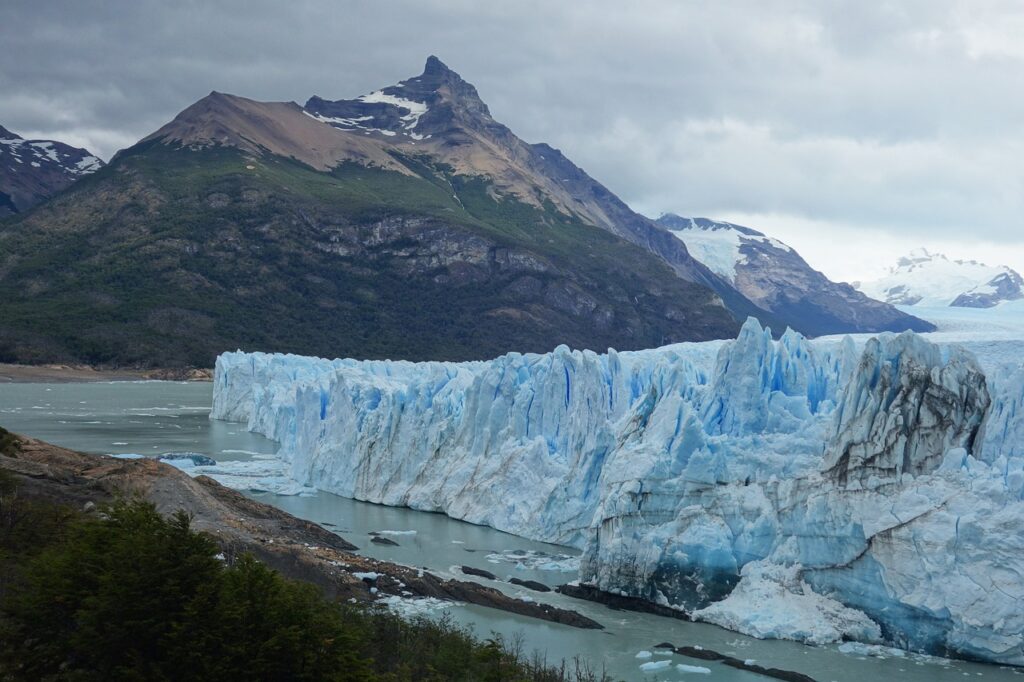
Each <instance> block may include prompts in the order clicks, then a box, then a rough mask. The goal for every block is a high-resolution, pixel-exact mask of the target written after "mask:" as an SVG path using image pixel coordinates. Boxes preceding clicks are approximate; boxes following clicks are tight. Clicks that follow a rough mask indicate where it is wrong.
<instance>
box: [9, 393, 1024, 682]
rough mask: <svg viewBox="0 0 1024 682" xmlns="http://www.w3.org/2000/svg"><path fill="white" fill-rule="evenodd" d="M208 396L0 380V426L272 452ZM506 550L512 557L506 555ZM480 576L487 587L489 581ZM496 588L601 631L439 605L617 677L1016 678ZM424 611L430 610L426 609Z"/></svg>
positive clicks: (330, 511) (308, 510) (551, 567)
mask: <svg viewBox="0 0 1024 682" xmlns="http://www.w3.org/2000/svg"><path fill="white" fill-rule="evenodd" d="M211 400H212V386H211V385H210V384H184V383H175V382H155V381H153V382H117V383H88V384H0V426H3V427H5V428H8V429H10V430H12V431H16V432H19V433H24V434H26V435H30V436H34V437H37V438H42V439H44V440H48V441H50V442H53V443H56V444H58V445H63V446H65V447H69V448H74V449H77V450H82V451H86V452H93V453H111V454H123V453H138V454H159V453H163V452H171V451H177V452H180V451H191V452H198V453H201V454H205V455H208V456H210V457H213V458H214V459H216V460H218V461H237V460H248V459H251V458H253V457H260V456H263V457H265V456H267V455H269V454H272V453H274V451H275V450H276V446H275V444H274V443H273V442H271V441H268V440H266V439H264V438H262V437H260V436H256V435H253V434H250V433H248V432H246V430H245V428H244V426H242V425H239V424H227V423H222V422H213V421H210V420H209V418H208V414H209V407H210V404H211ZM252 495H253V496H254V497H256V498H257V499H260V500H263V501H265V502H268V503H270V504H273V505H275V506H278V507H280V508H282V509H285V510H287V511H289V512H291V513H293V514H295V515H297V516H300V517H303V518H307V519H311V520H313V521H317V522H321V523H325V524H330V525H328V526H327V527H329V528H333V529H335V530H337V532H339V533H341V534H342V535H344V536H345V537H346V538H348V539H349V540H351V541H353V542H355V543H356V544H357V545H359V546H360V547H361V548H362V550H361V551H362V553H364V554H366V555H369V556H374V557H377V558H381V559H388V560H391V561H396V562H399V563H404V564H408V565H412V566H418V567H426V568H428V569H430V570H431V571H433V572H436V573H448V572H451V571H452V568H453V567H456V566H460V565H463V564H465V565H470V566H475V567H477V568H484V569H487V570H489V571H491V572H492V573H495V574H496V575H498V576H499V577H506V576H509V575H515V576H518V577H521V578H530V579H533V580H538V581H540V582H543V583H546V584H548V585H556V584H559V583H562V582H568V581H570V580H573V579H575V577H576V575H575V573H573V572H570V571H565V570H559V564H558V562H561V568H564V567H565V566H564V565H565V564H567V563H571V557H572V555H575V554H576V552H575V551H573V550H571V549H566V548H563V547H558V546H554V545H547V544H544V543H539V542H533V541H529V540H524V539H522V538H518V537H515V536H512V535H508V534H506V533H501V532H498V531H495V530H493V529H490V528H486V527H482V526H475V525H472V524H468V523H464V522H461V521H456V520H454V519H450V518H448V517H446V516H443V515H440V514H430V513H424V512H417V511H412V510H409V509H400V508H392V507H384V506H380V505H375V504H368V503H365V502H358V501H355V500H349V499H345V498H341V497H338V496H336V495H331V494H329V493H318V494H316V495H313V496H281V495H273V494H269V493H252ZM379 531H398V534H391V535H388V537H390V538H391V539H393V540H394V541H396V542H398V543H399V545H398V546H397V547H390V546H382V545H375V544H371V543H370V542H369V539H370V537H371V536H370V535H369V533H370V532H379ZM412 531H415V532H412ZM517 557H520V558H519V559H518V560H517ZM523 557H525V558H523ZM567 559H568V561H567ZM545 563H547V564H548V565H547V566H545ZM453 574H454V573H453ZM459 577H462V578H465V576H461V575H460V576H459ZM481 582H485V583H487V584H492V585H494V583H489V582H488V581H483V580H481ZM499 586H500V587H502V589H505V590H506V591H508V592H509V593H510V594H515V595H520V596H526V597H531V598H536V599H540V600H543V601H547V602H550V603H553V604H556V605H559V606H564V607H567V608H572V609H575V610H577V611H580V612H581V613H584V614H585V615H587V616H590V617H591V618H594V619H595V620H597V621H599V622H600V623H602V624H603V625H605V627H606V629H605V630H603V631H593V630H578V629H575V628H569V627H565V626H560V625H554V624H550V623H544V622H541V621H536V620H532V619H528V618H522V617H519V616H514V615H511V614H506V613H502V612H499V611H494V610H491V609H485V608H480V607H475V606H470V605H455V606H448V607H447V611H448V612H449V613H450V614H451V616H452V618H454V619H455V620H456V621H458V622H460V623H464V624H467V625H472V627H473V629H474V630H475V631H476V632H477V633H478V634H479V635H481V636H489V635H490V634H491V633H492V632H497V633H501V634H503V635H504V636H506V637H509V638H511V637H514V636H519V637H521V638H522V641H523V645H524V648H525V649H526V650H527V651H532V650H541V651H545V652H546V654H547V656H548V659H549V660H558V659H561V658H572V657H573V656H576V655H579V656H581V657H582V658H584V659H586V660H588V661H590V662H591V663H592V664H594V665H595V666H597V667H598V668H600V667H602V666H603V667H605V668H606V669H607V671H608V672H609V673H610V674H612V675H613V676H615V677H616V678H619V679H627V680H652V681H653V680H681V679H704V678H705V677H707V678H708V679H712V680H722V681H726V680H728V681H733V680H760V679H765V678H761V677H759V676H755V675H752V674H750V673H745V672H741V671H737V670H733V669H731V668H727V667H725V666H721V665H718V664H715V663H708V662H702V661H697V660H690V659H685V658H683V657H680V656H672V657H671V658H672V666H671V667H670V668H669V669H667V670H659V671H657V672H655V673H644V672H642V671H641V670H640V665H641V664H642V663H644V662H645V661H657V660H660V659H661V658H663V657H662V656H659V655H654V656H653V657H652V658H650V659H637V658H636V654H637V652H639V651H641V650H649V651H653V649H652V646H653V645H654V644H657V643H659V642H663V641H668V642H672V643H675V644H678V645H683V644H686V645H690V646H694V645H697V646H703V647H705V648H710V649H715V650H717V651H722V652H726V653H730V654H732V655H734V656H737V657H739V658H744V659H754V660H756V661H757V662H758V663H760V664H762V665H766V666H770V667H778V668H785V669H790V670H796V671H799V672H803V673H805V674H808V675H811V676H812V677H814V678H815V679H817V680H823V681H825V680H836V681H837V682H847V681H849V682H862V681H863V680H865V679H874V680H890V679H900V680H912V681H915V682H926V681H927V682H931V681H933V680H934V681H936V682H948V681H951V680H962V679H964V678H965V677H972V678H979V677H980V678H983V679H989V680H1009V679H1014V680H1016V679H1020V674H1021V673H1020V672H1018V671H1017V670H1012V669H1007V668H1000V667H996V666H985V665H975V664H969V663H959V662H950V661H936V660H935V659H924V658H921V657H915V656H906V657H904V658H899V657H895V656H889V657H887V658H885V659H879V658H868V657H863V656H854V655H847V654H842V653H840V652H839V651H837V649H836V647H809V646H803V645H799V644H795V643H792V642H779V641H761V640H756V639H752V638H749V637H744V636H742V635H738V634H736V633H733V632H728V631H726V630H722V629H720V628H717V627H714V626H710V625H702V624H696V623H685V622H682V621H678V620H673V619H667V618H661V617H658V616H651V615H646V614H636V613H629V612H624V611H613V610H610V609H608V608H605V607H603V606H601V605H598V604H592V603H589V602H581V601H577V600H573V599H569V598H567V597H563V596H561V595H557V594H551V593H549V594H544V595H540V594H537V593H533V592H528V591H524V590H520V589H519V588H516V587H514V586H510V585H504V584H500V585H499ZM429 612H430V613H434V614H439V613H440V611H439V610H438V609H437V608H434V609H431V610H430V611H429ZM678 663H681V664H686V665H694V666H702V667H706V668H708V669H710V671H711V672H710V674H709V675H706V676H705V675H700V674H696V673H684V672H681V671H679V670H677V669H676V668H675V664H678Z"/></svg>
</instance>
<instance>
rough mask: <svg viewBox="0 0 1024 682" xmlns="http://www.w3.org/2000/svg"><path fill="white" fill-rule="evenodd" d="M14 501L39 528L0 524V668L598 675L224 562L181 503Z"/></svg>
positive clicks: (316, 675)
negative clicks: (167, 509) (170, 511)
mask: <svg viewBox="0 0 1024 682" xmlns="http://www.w3.org/2000/svg"><path fill="white" fill-rule="evenodd" d="M9 503H10V502H9ZM0 506H2V500H0ZM27 513H29V514H35V515H43V514H45V515H46V516H45V518H46V523H47V525H46V528H47V529H48V532H47V533H46V537H45V538H43V539H42V540H41V538H40V537H39V534H37V533H29V534H26V533H5V534H3V535H0V560H2V561H3V562H4V563H5V564H7V565H6V566H5V567H4V568H5V570H4V572H3V573H4V574H5V575H7V576H9V579H8V580H7V581H6V585H5V587H4V591H3V595H2V597H3V601H2V605H0V671H2V672H0V679H5V680H49V679H52V680H57V679H60V680H83V681H91V680H235V679H237V680H243V679H244V680H339V681H350V680H351V681H354V680H381V681H391V680H394V681H396V682H398V681H405V680H408V681H413V680H431V681H433V680H487V681H494V682H505V681H508V682H513V681H520V680H523V681H528V680H541V681H545V682H547V681H552V682H554V681H562V680H596V679H600V677H599V676H595V675H592V674H590V673H589V672H587V671H586V670H580V669H579V667H580V666H579V665H577V666H576V669H574V670H571V671H570V670H569V669H567V668H566V667H564V666H563V667H560V668H552V667H549V666H547V665H545V664H544V662H543V661H541V660H539V659H536V658H534V659H526V658H525V657H523V656H522V655H521V654H520V653H519V651H518V649H517V648H516V647H508V646H506V643H505V642H503V641H502V640H501V639H500V638H495V639H491V640H488V641H486V642H482V641H480V640H478V639H476V638H475V637H473V636H472V635H471V634H470V633H469V632H467V631H465V630H464V629H461V628H459V627H457V626H455V625H453V624H452V623H451V622H450V621H448V620H441V621H440V622H432V621H428V620H425V619H421V620H416V621H405V620H402V619H400V618H398V617H397V616H395V615H393V614H390V613H387V612H385V611H382V610H378V609H373V608H367V607H356V606H351V605H347V604H339V603H335V602H330V601H327V600H325V599H323V598H322V596H321V595H320V593H319V592H318V591H317V589H316V588H315V587H313V586H311V585H308V584H305V583H300V582H296V581H292V580H288V579H286V578H283V577H282V576H280V575H279V574H277V573H276V572H274V571H272V570H270V569H268V568H267V567H265V566H264V565H263V564H261V563H260V562H258V561H256V560H255V559H253V558H251V557H243V558H242V559H241V560H239V561H237V562H235V564H234V565H232V566H227V565H225V564H224V562H223V561H221V560H220V559H219V558H218V548H217V546H216V544H215V543H214V542H213V541H212V539H211V538H209V537H208V536H206V535H204V534H201V533H196V532H194V531H193V530H192V529H191V528H190V519H189V517H188V516H187V515H185V514H183V513H178V514H175V515H173V516H171V517H168V518H165V517H163V516H161V515H160V514H158V513H157V512H156V510H155V508H154V507H153V506H152V505H149V504H147V503H144V502H118V503H116V504H114V505H113V506H112V507H110V508H109V509H107V510H105V512H104V513H103V514H101V515H99V516H98V517H97V516H90V517H85V516H82V515H77V514H67V513H65V514H54V513H53V510H52V509H50V510H46V509H42V508H40V506H39V505H37V506H36V507H34V508H32V509H31V510H30V511H29V512H27ZM31 521H32V519H28V525H32V524H31Z"/></svg>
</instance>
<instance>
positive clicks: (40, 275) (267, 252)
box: [0, 141, 735, 366]
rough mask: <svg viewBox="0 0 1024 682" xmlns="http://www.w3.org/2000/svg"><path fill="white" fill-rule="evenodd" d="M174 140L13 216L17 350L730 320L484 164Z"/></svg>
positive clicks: (644, 335) (327, 341)
mask: <svg viewBox="0 0 1024 682" xmlns="http://www.w3.org/2000/svg"><path fill="white" fill-rule="evenodd" d="M403 161H404V162H406V163H407V164H408V165H409V166H410V167H411V168H413V169H415V170H416V171H417V172H419V173H421V174H422V176H416V177H414V176H407V175H402V174H399V173H397V172H391V171H383V170H379V169H374V168H368V167H365V166H360V165H357V164H351V163H350V164H345V165H342V166H341V167H339V168H337V169H335V170H334V171H333V172H332V173H321V172H317V171H314V170H312V169H310V168H308V167H306V166H304V165H301V164H299V163H297V162H294V161H291V160H288V159H283V158H280V157H273V156H269V155H267V156H264V157H261V158H258V159H254V158H250V157H247V156H244V155H243V154H241V153H239V152H237V151H235V150H231V149H225V148H208V149H204V150H190V149H180V148H175V147H170V146H166V145H163V144H160V143H159V142H157V141H153V142H149V143H146V144H144V145H140V146H138V147H136V148H133V149H132V150H129V152H127V153H125V154H123V155H122V156H121V157H120V158H118V159H117V160H115V162H114V163H112V164H111V165H110V166H108V167H107V168H105V169H103V170H102V171H100V172H98V173H96V174H95V175H93V176H90V177H88V178H86V179H84V180H83V181H82V182H80V183H78V184H77V185H76V186H75V187H73V188H72V190H70V191H68V192H65V193H64V194H62V195H61V196H59V197H57V198H56V199H54V200H53V201H51V202H49V203H48V204H45V205H43V206H41V207H39V208H37V209H36V210H35V211H33V212H31V213H29V214H27V215H25V216H20V217H15V218H11V219H8V220H7V221H5V222H4V223H2V224H0V253H4V254H6V255H5V256H2V257H0V361H23V362H24V361H27V362H46V361H84V362H89V363H92V364H107V365H137V366H184V365H199V366H210V365H212V362H213V359H214V357H215V356H216V354H217V353H219V352H222V351H224V350H233V349H235V348H238V347H242V348H244V349H246V350H267V351H282V352H294V353H303V354H313V355H324V356H355V357H363V358H384V357H390V358H406V359H452V360H459V359H473V358H484V357H491V356H495V355H499V354H501V353H504V352H508V351H512V350H517V351H547V350H551V349H552V348H553V347H554V346H555V345H557V344H559V343H566V344H569V345H571V346H574V347H588V348H593V349H597V350H604V349H605V348H607V347H609V346H613V347H616V348H619V349H628V348H638V347H650V346H655V345H659V344H662V343H667V342H671V341H679V340H699V339H706V338H713V337H717V336H723V335H728V334H730V333H732V332H733V331H734V328H735V322H734V321H733V320H732V318H731V317H730V316H729V315H728V313H727V312H726V311H725V310H724V309H723V308H720V307H717V306H714V305H713V304H710V303H711V299H712V295H711V294H710V293H709V292H708V291H707V290H705V289H703V288H701V287H698V286H696V285H692V284H689V283H686V282H683V281H681V280H679V279H678V278H677V277H675V276H674V274H673V273H672V272H671V271H670V269H669V268H668V266H667V265H665V264H664V263H663V262H661V261H660V260H659V259H658V258H657V257H655V256H653V255H651V254H649V253H647V252H646V251H643V250H642V249H640V248H639V247H636V246H633V245H631V244H628V243H627V242H625V241H623V240H621V239H619V238H617V237H615V236H613V235H611V234H609V233H607V232H605V231H603V230H600V229H598V228H594V227H591V226H588V225H584V224H582V223H580V222H579V221H578V220H575V219H573V218H570V217H569V216H566V215H565V214H563V213H560V212H559V211H557V210H555V208H554V207H553V206H550V205H545V206H543V207H537V206H530V205H527V204H524V203H522V202H519V201H516V200H514V199H512V198H508V197H497V196H496V195H494V193H493V191H492V188H491V187H490V186H489V185H488V184H487V183H485V182H484V181H483V180H481V179H479V178H468V177H461V176H453V175H452V174H451V172H450V169H447V168H437V167H433V166H430V165H428V163H427V162H426V161H425V160H424V159H409V158H403Z"/></svg>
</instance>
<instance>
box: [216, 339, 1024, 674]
mask: <svg viewBox="0 0 1024 682" xmlns="http://www.w3.org/2000/svg"><path fill="white" fill-rule="evenodd" d="M990 347H991V344H979V345H978V347H977V348H975V350H977V349H979V348H980V349H982V350H984V351H986V352H987V351H988V350H989V348H990ZM970 348H971V345H970V344H968V345H967V348H965V347H963V346H961V345H958V344H955V343H932V342H930V341H929V340H927V339H926V338H924V337H922V336H920V335H916V334H914V333H912V332H906V333H904V334H900V335H894V334H882V335H879V336H877V337H860V338H851V337H844V338H823V339H816V340H808V339H806V338H804V337H802V336H801V335H800V334H798V333H796V332H793V331H787V332H786V333H785V334H783V335H782V336H781V337H780V338H779V339H778V340H773V338H772V335H771V333H770V331H769V330H767V329H762V328H761V326H760V325H759V324H758V322H757V321H756V320H753V319H751V320H748V321H747V323H746V324H745V325H744V326H743V328H742V330H741V332H740V334H739V336H738V337H737V338H736V339H735V340H731V341H717V342H704V343H684V344H676V345H671V346H666V347H663V348H658V349H652V350H644V351H632V352H615V351H614V350H609V351H608V352H607V353H605V354H597V353H594V352H591V351H570V350H569V349H568V348H566V347H559V348H557V349H556V350H554V351H553V352H551V353H547V354H526V355H522V354H518V353H510V354H508V355H505V356H503V357H500V358H497V359H495V360H491V361H480V362H465V363H446V362H422V363H412V362H402V361H357V360H351V359H345V360H324V359H318V358H308V357H299V356H291V355H275V354H264V353H243V352H234V353H224V354H222V355H221V356H220V357H219V358H218V359H217V364H216V370H215V378H214V403H213V411H212V413H211V417H212V418H215V419H224V420H230V421H238V422H244V423H246V424H247V426H248V428H249V429H250V430H251V431H254V432H257V433H260V434H263V435H265V436H267V437H269V438H271V439H274V440H276V441H278V443H280V450H279V455H280V457H281V458H282V459H283V461H284V463H285V465H286V467H287V470H288V473H289V475H290V476H291V477H292V478H293V479H294V480H295V481H297V482H298V483H299V484H301V485H303V486H309V487H314V488H317V489H320V490H325V491H330V492H333V493H337V494H339V495H343V496H347V497H352V498H355V499H359V500H365V501H371V502H376V503H382V504H388V505H401V506H407V507H410V508H413V509H417V510H424V511H435V512H443V513H446V514H448V515H450V516H452V517H455V518H458V519H463V520H466V521H470V522H473V523H478V524H485V525H488V526H491V527H494V528H496V529H499V530H503V531H507V532H510V533H515V534H517V535H521V536H524V537H528V538H531V539H536V540H543V541H548V542H554V543H561V544H565V545H571V546H575V547H578V548H581V549H582V550H583V555H582V557H581V561H580V579H581V581H582V582H584V583H586V584H589V585H593V586H595V587H597V588H599V589H601V590H605V591H608V592H613V593H616V594H623V595H627V596H633V597H638V598H641V599H647V600H650V601H653V602H656V603H660V604H663V605H667V606H670V607H674V608H678V609H680V610H684V611H686V612H687V613H690V614H691V615H692V616H693V617H694V618H697V619H700V620H705V621H707V622H712V623H716V624H719V625H722V626H724V627H728V628H730V629H734V630H738V631H740V632H744V633H747V634H751V635H753V636H757V637H784V638H790V639H796V640H800V641H806V642H809V643H824V642H829V641H839V640H857V641H862V642H868V643H872V644H880V643H885V644H887V645H891V646H898V647H901V648H906V649H910V650H914V651H919V652H923V653H928V654H936V655H942V656H954V657H963V658H970V659H976V660H983V661H990V662H996V663H1001V664H1010V665H1024V609H1022V608H1021V607H1022V605H1024V604H1022V601H1021V600H1022V598H1024V366H1021V364H1020V358H1024V354H1022V352H1021V351H1024V342H1020V341H1005V342H1002V345H1001V346H1000V348H999V351H998V353H996V354H993V355H992V358H998V362H996V361H995V360H993V359H991V358H990V359H988V360H985V359H984V358H981V361H979V357H977V356H976V355H975V353H972V352H971V351H970V350H969V349H970ZM1007 358H1010V359H1009V360H1008V359H1007Z"/></svg>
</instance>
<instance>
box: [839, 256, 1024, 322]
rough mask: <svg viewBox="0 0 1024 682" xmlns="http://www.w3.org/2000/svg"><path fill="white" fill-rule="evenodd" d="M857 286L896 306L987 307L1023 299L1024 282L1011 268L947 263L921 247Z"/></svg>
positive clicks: (981, 264) (975, 262) (969, 261)
mask: <svg viewBox="0 0 1024 682" xmlns="http://www.w3.org/2000/svg"><path fill="white" fill-rule="evenodd" d="M857 286H858V288H859V289H860V290H861V291H863V292H864V293H866V294H867V295H868V296H871V297H873V298H877V299H879V300H881V301H887V302H889V303H893V304H898V305H922V306H956V307H961V308H991V307H993V306H995V305H997V304H999V303H1002V302H1003V301H1016V300H1018V299H1020V298H1024V290H1022V289H1024V280H1022V279H1021V276H1020V274H1019V273H1017V271H1015V270H1013V269H1012V268H1008V267H1006V266H1005V265H1000V266H996V267H993V266H989V265H984V264H983V263H979V262H977V261H973V260H950V259H949V258H946V256H944V255H942V254H941V253H931V252H929V251H928V250H927V249H924V248H921V249H915V250H914V251H912V252H910V254H909V255H907V256H904V257H903V258H900V259H899V260H898V261H897V262H896V265H895V266H893V267H891V268H889V272H888V274H886V275H885V277H882V278H881V279H878V280H875V281H872V282H863V283H860V284H858V285H857Z"/></svg>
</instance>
